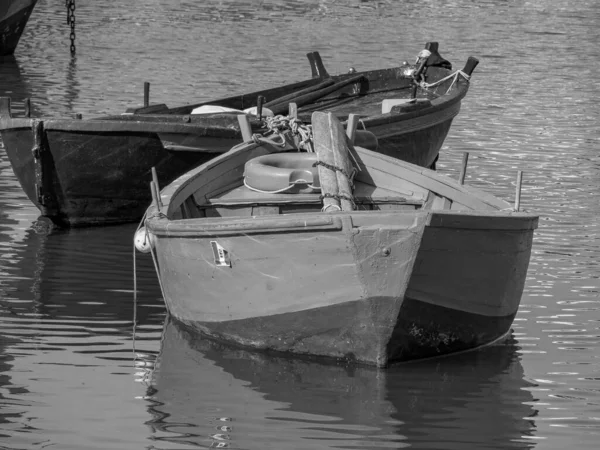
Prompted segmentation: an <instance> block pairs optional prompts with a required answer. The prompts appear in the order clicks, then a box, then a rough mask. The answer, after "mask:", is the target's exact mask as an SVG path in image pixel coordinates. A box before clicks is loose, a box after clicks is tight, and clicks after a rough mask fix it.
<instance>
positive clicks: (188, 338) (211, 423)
mask: <svg viewBox="0 0 600 450" xmlns="http://www.w3.org/2000/svg"><path fill="white" fill-rule="evenodd" d="M163 333H164V334H163V341H162V345H161V351H160V355H159V357H158V360H157V361H156V365H155V369H154V372H153V373H152V375H151V385H150V387H149V388H148V396H147V399H148V401H149V402H150V403H151V406H150V407H149V411H150V413H151V414H152V416H153V417H154V418H153V420H151V421H150V422H149V423H148V425H150V426H151V428H152V430H153V433H154V436H153V439H156V440H159V441H169V442H174V443H178V444H180V445H184V444H187V445H197V446H212V447H235V448H246V449H250V448H256V449H263V448H267V447H269V446H272V445H273V443H276V444H277V446H278V447H279V448H315V449H323V448H361V449H366V448H404V447H412V448H421V449H423V448H435V449H446V448H447V449H450V448H452V449H464V448H477V449H482V448H486V449H492V448H493V449H496V448H497V449H505V448H520V449H525V448H532V447H533V446H534V445H535V443H534V442H533V441H532V440H531V437H532V435H533V433H534V423H533V419H530V417H533V416H534V415H535V413H536V411H535V410H534V409H533V408H532V407H531V406H530V405H529V404H528V402H531V401H533V397H532V395H531V394H530V393H529V392H528V391H527V390H526V389H525V388H527V387H528V383H527V382H526V381H525V380H523V369H522V367H521V363H520V358H519V355H518V354H517V352H516V349H517V347H516V346H515V343H514V342H507V343H505V344H503V345H498V346H493V347H488V348H486V349H484V350H481V351H477V352H470V353H465V354H459V355H455V356H452V357H449V358H440V359H432V360H428V361H421V362H415V363H409V364H404V365H398V366H395V367H392V368H390V369H387V370H377V369H375V368H372V367H359V366H345V365H336V364H325V363H322V362H316V361H310V360H302V359H297V358H296V359H290V358H285V357H277V356H273V355H267V354H264V353H258V352H249V351H246V350H241V349H238V348H233V347H230V346H226V345H224V344H221V343H218V342H215V341H212V340H208V339H206V338H204V337H202V336H200V335H198V334H196V333H193V332H191V331H190V330H188V329H187V328H185V327H184V325H181V324H180V323H179V322H176V321H175V320H174V319H169V318H168V319H167V320H166V322H165V328H164V332H163Z"/></svg>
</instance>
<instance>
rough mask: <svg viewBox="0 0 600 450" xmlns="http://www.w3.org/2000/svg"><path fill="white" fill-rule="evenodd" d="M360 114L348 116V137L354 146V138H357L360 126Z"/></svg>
mask: <svg viewBox="0 0 600 450" xmlns="http://www.w3.org/2000/svg"><path fill="white" fill-rule="evenodd" d="M358 119H359V116H358V114H350V115H348V123H347V124H346V136H348V139H350V143H351V144H353V145H354V138H355V137H356V127H357V126H358Z"/></svg>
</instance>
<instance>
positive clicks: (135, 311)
mask: <svg viewBox="0 0 600 450" xmlns="http://www.w3.org/2000/svg"><path fill="white" fill-rule="evenodd" d="M145 220H146V213H144V216H143V217H142V220H141V221H140V223H139V225H138V227H137V228H136V230H135V233H134V234H133V236H134V242H133V330H132V337H131V339H132V349H133V364H134V366H135V333H136V331H137V255H136V253H137V249H136V248H135V235H136V234H137V232H138V231H139V230H140V228H142V226H143V225H142V224H143V223H144V221H145Z"/></svg>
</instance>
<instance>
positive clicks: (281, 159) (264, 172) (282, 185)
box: [244, 152, 321, 194]
mask: <svg viewBox="0 0 600 450" xmlns="http://www.w3.org/2000/svg"><path fill="white" fill-rule="evenodd" d="M316 162H317V155H316V154H315V153H300V152H293V153H292V152H290V153H271V154H270V155H263V156H259V157H257V158H253V159H251V160H250V161H248V162H246V165H245V166H244V183H245V184H246V186H247V187H248V188H249V189H252V190H255V191H259V192H265V193H272V194H276V193H281V194H300V193H302V194H307V193H312V192H318V191H320V190H321V185H320V184H319V170H318V167H317V166H315V165H314V164H315V163H316Z"/></svg>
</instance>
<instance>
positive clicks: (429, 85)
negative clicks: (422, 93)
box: [419, 70, 471, 94]
mask: <svg viewBox="0 0 600 450" xmlns="http://www.w3.org/2000/svg"><path fill="white" fill-rule="evenodd" d="M459 76H462V77H463V78H464V79H465V80H467V82H468V81H469V80H470V79H471V77H470V76H469V75H467V74H466V73H464V72H463V71H462V70H457V71H456V72H454V73H451V74H450V75H448V76H447V77H444V78H442V79H441V80H438V81H436V82H435V83H425V82H424V81H421V83H419V86H420V87H421V88H423V89H429V88H432V87H434V86H437V85H439V84H442V83H443V82H444V81H446V80H450V79H452V84H450V87H449V88H448V90H447V91H446V94H447V93H448V92H450V90H451V89H452V87H453V86H454V83H456V81H457V80H458V77H459Z"/></svg>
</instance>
